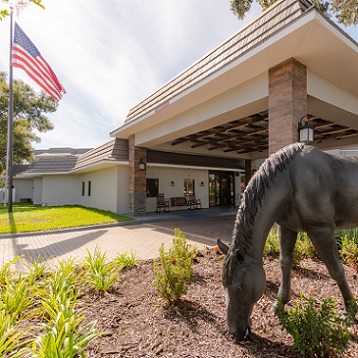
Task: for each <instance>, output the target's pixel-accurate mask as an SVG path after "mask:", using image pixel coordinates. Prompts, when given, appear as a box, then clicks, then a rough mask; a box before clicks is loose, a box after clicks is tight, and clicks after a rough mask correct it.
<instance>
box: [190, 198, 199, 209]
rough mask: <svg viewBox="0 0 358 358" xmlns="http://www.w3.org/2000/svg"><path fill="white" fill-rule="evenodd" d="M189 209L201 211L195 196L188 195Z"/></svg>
mask: <svg viewBox="0 0 358 358" xmlns="http://www.w3.org/2000/svg"><path fill="white" fill-rule="evenodd" d="M189 209H190V210H193V209H201V200H200V199H197V198H196V197H195V195H189Z"/></svg>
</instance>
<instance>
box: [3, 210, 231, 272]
mask: <svg viewBox="0 0 358 358" xmlns="http://www.w3.org/2000/svg"><path fill="white" fill-rule="evenodd" d="M235 214H236V210H235V209H233V208H231V209H202V210H195V211H192V212H191V211H185V212H170V213H161V214H154V215H148V216H146V217H143V218H138V219H136V220H135V221H134V222H130V223H128V222H127V223H123V224H118V225H103V226H99V227H92V228H81V229H72V230H71V229H68V230H60V231H56V232H53V231H52V232H39V233H30V234H11V235H10V234H9V235H0V266H2V265H3V264H4V263H6V262H8V261H9V260H11V259H13V258H15V257H16V256H22V257H23V260H22V264H18V266H17V268H18V269H22V268H23V266H22V265H23V264H25V265H26V264H28V263H29V262H31V259H35V260H36V259H37V258H39V257H40V258H41V260H47V261H48V262H49V263H50V264H54V265H55V264H56V263H57V262H58V260H62V259H69V258H72V259H76V260H78V261H80V260H82V259H83V258H84V257H85V256H87V254H88V252H87V250H89V251H90V252H91V253H92V252H93V251H94V250H95V248H96V247H98V248H99V249H100V250H101V251H102V252H106V254H107V258H108V259H113V258H115V257H116V256H118V255H119V254H121V253H124V252H126V253H130V252H131V251H133V252H135V253H136V255H137V257H138V258H139V259H151V258H155V257H158V256H159V251H158V250H159V247H160V246H161V244H162V243H164V247H165V249H168V248H169V247H170V245H171V243H172V239H173V236H174V235H173V234H174V232H173V230H174V228H179V229H180V230H181V231H182V232H183V233H184V234H185V237H186V239H187V242H188V243H191V244H196V245H197V246H198V248H202V247H203V246H204V245H208V246H214V245H215V244H216V240H217V238H220V239H222V240H224V241H231V235H232V230H233V225H234V220H235Z"/></svg>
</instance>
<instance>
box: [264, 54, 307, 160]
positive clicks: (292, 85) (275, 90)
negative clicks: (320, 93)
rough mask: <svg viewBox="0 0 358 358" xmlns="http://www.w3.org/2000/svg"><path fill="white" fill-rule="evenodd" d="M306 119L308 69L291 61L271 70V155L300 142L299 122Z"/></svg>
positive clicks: (293, 60) (295, 61) (291, 59)
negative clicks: (286, 146) (304, 117)
mask: <svg viewBox="0 0 358 358" xmlns="http://www.w3.org/2000/svg"><path fill="white" fill-rule="evenodd" d="M305 115H307V67H306V66H305V65H303V64H302V63H300V62H298V61H297V60H295V59H293V58H290V59H289V60H287V61H285V62H283V63H281V64H279V65H277V66H275V67H273V68H271V69H270V70H269V154H270V155H271V154H273V153H275V152H276V151H277V150H279V149H280V148H282V147H284V146H285V145H288V144H290V143H294V142H297V141H298V127H297V126H298V122H299V121H300V119H301V118H302V117H303V116H305Z"/></svg>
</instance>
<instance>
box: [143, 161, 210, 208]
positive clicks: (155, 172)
mask: <svg viewBox="0 0 358 358" xmlns="http://www.w3.org/2000/svg"><path fill="white" fill-rule="evenodd" d="M147 178H148V179H149V178H152V179H159V193H164V198H165V199H166V200H169V202H170V198H171V197H176V196H178V197H183V196H184V179H194V180H195V196H196V198H197V199H200V200H201V205H202V207H203V208H208V207H209V192H208V170H205V169H193V168H169V167H155V166H147ZM172 181H173V182H174V186H172V185H171V182H172ZM201 182H203V183H204V186H201ZM146 204H147V205H146V210H147V212H154V211H155V209H156V198H147V203H146ZM186 209H187V207H175V210H186Z"/></svg>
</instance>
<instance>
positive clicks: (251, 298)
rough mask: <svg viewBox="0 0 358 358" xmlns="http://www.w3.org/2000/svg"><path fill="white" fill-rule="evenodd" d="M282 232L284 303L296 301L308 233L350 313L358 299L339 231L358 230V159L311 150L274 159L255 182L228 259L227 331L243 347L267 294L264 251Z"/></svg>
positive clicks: (299, 146) (290, 149)
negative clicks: (293, 288) (300, 248)
mask: <svg viewBox="0 0 358 358" xmlns="http://www.w3.org/2000/svg"><path fill="white" fill-rule="evenodd" d="M275 222H276V223H277V224H278V225H279V240H280V263H281V284H280V287H279V290H278V297H279V298H280V299H281V300H282V302H283V304H286V303H287V302H288V301H289V299H290V284H291V278H290V276H291V267H292V262H293V249H294V246H295V243H296V239H297V233H298V232H300V231H305V232H307V234H308V236H309V238H310V239H311V241H312V243H313V244H314V246H315V248H316V250H317V252H318V254H319V255H320V257H321V259H322V260H323V261H324V263H325V265H326V266H327V268H328V271H329V274H330V276H331V277H332V278H333V279H334V280H335V281H336V283H337V285H338V287H339V289H340V291H341V294H342V296H343V300H344V303H345V306H346V309H347V306H348V305H349V304H350V302H352V299H353V295H352V292H351V290H350V288H349V286H348V284H347V281H346V278H345V273H344V269H343V267H342V264H341V263H340V261H339V255H338V249H337V245H336V240H335V230H336V229H337V228H350V227H355V226H358V156H344V157H343V156H338V155H330V154H327V153H325V152H322V151H320V150H319V149H317V148H315V147H313V146H310V145H305V144H303V143H295V144H291V145H289V146H287V147H285V148H283V149H281V150H279V151H278V152H277V153H276V154H273V155H272V156H271V157H269V158H268V159H267V160H266V161H265V162H264V163H263V165H262V166H261V168H260V169H259V170H258V171H257V172H256V173H255V175H254V176H253V177H252V179H251V180H250V182H249V184H248V186H247V188H246V190H245V192H244V195H243V199H242V202H241V205H240V207H239V209H238V212H237V216H236V221H235V225H234V230H233V237H232V243H231V246H230V247H228V246H227V245H225V244H224V243H223V242H221V241H220V240H218V246H219V249H220V250H221V251H222V252H223V253H225V254H226V255H227V256H226V259H225V262H224V267H223V275H222V276H223V286H224V289H225V295H226V309H227V326H228V329H229V331H230V332H231V333H232V334H233V335H234V336H235V338H236V341H237V342H241V341H244V340H246V339H247V338H248V337H249V335H250V333H251V330H250V315H251V312H252V309H253V306H254V304H255V303H256V302H257V301H258V300H259V299H260V297H261V296H262V295H263V293H264V289H265V286H266V275H265V271H264V269H263V262H262V261H263V260H262V257H263V251H264V246H265V242H266V238H267V236H268V234H269V231H270V229H271V227H272V226H273V224H274V223H275Z"/></svg>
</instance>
